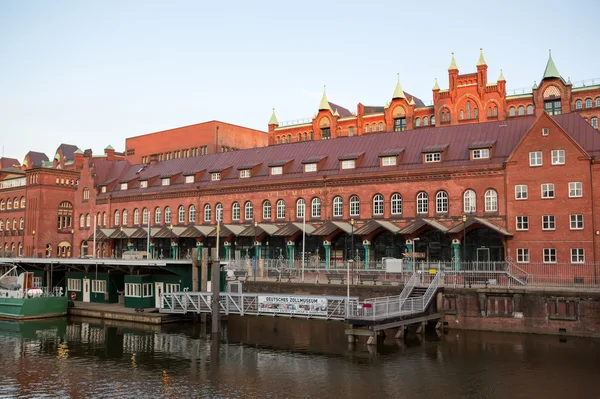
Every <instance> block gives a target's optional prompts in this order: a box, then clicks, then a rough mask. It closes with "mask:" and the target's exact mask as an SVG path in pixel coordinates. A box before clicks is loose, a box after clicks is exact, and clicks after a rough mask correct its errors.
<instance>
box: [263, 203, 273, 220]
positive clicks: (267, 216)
mask: <svg viewBox="0 0 600 399" xmlns="http://www.w3.org/2000/svg"><path fill="white" fill-rule="evenodd" d="M262 217H263V220H271V201H269V200H266V201H264V202H263V215H262Z"/></svg>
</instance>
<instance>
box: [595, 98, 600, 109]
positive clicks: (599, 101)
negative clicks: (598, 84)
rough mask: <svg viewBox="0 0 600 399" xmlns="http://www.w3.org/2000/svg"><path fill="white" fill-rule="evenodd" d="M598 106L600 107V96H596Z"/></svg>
mask: <svg viewBox="0 0 600 399" xmlns="http://www.w3.org/2000/svg"><path fill="white" fill-rule="evenodd" d="M596 108H600V97H596Z"/></svg>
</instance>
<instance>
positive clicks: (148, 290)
mask: <svg viewBox="0 0 600 399" xmlns="http://www.w3.org/2000/svg"><path fill="white" fill-rule="evenodd" d="M142 291H143V292H142V295H143V297H144V298H148V297H150V296H152V283H144V284H143V286H142Z"/></svg>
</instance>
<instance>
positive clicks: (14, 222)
mask: <svg viewBox="0 0 600 399" xmlns="http://www.w3.org/2000/svg"><path fill="white" fill-rule="evenodd" d="M16 229H17V218H13V230H16ZM13 245H14V243H13Z"/></svg>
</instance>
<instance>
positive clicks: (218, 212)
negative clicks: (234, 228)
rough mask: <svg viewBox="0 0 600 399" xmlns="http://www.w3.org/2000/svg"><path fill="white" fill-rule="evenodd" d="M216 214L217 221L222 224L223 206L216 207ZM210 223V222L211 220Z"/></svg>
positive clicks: (219, 204)
mask: <svg viewBox="0 0 600 399" xmlns="http://www.w3.org/2000/svg"><path fill="white" fill-rule="evenodd" d="M209 211H210V210H209ZM215 213H216V215H215V217H216V220H217V221H219V222H222V221H223V204H221V203H218V204H217V205H215ZM208 221H209V222H210V219H209V220H208Z"/></svg>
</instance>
